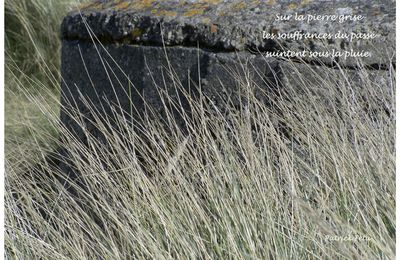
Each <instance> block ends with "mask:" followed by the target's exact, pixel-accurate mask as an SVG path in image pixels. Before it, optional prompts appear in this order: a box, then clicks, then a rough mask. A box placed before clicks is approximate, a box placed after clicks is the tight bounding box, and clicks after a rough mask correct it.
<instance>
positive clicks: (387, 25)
mask: <svg viewBox="0 0 400 260" xmlns="http://www.w3.org/2000/svg"><path fill="white" fill-rule="evenodd" d="M295 13H298V14H317V15H332V14H338V15H363V16H365V19H364V20H362V21H347V22H343V23H338V22H326V21H312V22H310V23H307V22H300V21H294V20H293V19H291V20H290V21H285V22H282V21H275V18H276V15H277V14H281V15H294V14H295ZM87 27H90V30H91V32H92V33H93V34H94V35H95V36H96V37H97V38H98V39H99V40H100V41H102V42H103V43H115V42H119V43H129V44H140V45H151V46H162V45H164V44H165V45H166V46H192V47H193V46H200V47H202V48H208V49H211V50H214V51H244V50H251V51H274V50H284V49H289V50H292V51H302V50H304V48H307V49H309V50H313V51H323V50H326V49H329V50H331V49H334V50H338V51H343V50H349V51H350V50H354V51H362V50H368V51H370V52H371V58H363V62H364V63H365V64H366V65H377V64H378V65H379V64H387V63H388V62H391V61H392V60H393V59H392V58H393V57H392V56H393V53H394V52H393V50H394V48H395V1H392V0H379V1H378V0H364V1H358V0H334V1H326V0H297V1H287V0H266V1H259V0H252V1H242V0H199V1H181V0H165V1H153V0H140V1H128V0H122V1H121V0H110V1H94V2H92V3H89V4H86V5H84V6H81V9H77V10H74V11H72V12H71V13H69V14H68V15H67V16H66V17H65V19H64V21H63V24H62V27H61V32H62V37H63V39H66V40H80V41H91V40H92V38H91V36H90V34H89V33H88V29H87ZM263 31H266V32H275V33H276V32H280V33H291V32H295V31H303V32H310V33H313V32H318V33H333V32H337V31H342V32H344V31H345V32H348V33H351V32H355V33H360V32H361V33H376V34H379V35H380V37H378V38H375V39H372V40H359V41H352V42H349V41H348V40H346V39H333V40H329V41H328V40H310V39H307V40H296V41H295V40H271V39H263V37H262V34H263ZM336 61H337V62H339V63H340V64H342V65H348V66H354V65H355V64H356V61H354V60H353V59H343V58H339V59H337V60H336ZM325 62H329V60H326V61H325Z"/></svg>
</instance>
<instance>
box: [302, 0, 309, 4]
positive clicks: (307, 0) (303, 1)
mask: <svg viewBox="0 0 400 260" xmlns="http://www.w3.org/2000/svg"><path fill="white" fill-rule="evenodd" d="M310 2H311V0H302V1H301V3H300V4H301V5H308V4H309V3H310Z"/></svg>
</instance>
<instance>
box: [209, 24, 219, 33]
mask: <svg viewBox="0 0 400 260" xmlns="http://www.w3.org/2000/svg"><path fill="white" fill-rule="evenodd" d="M210 31H211V33H216V32H217V31H218V26H217V25H215V24H212V25H211V26H210Z"/></svg>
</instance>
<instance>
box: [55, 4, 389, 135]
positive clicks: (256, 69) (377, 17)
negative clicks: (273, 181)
mask: <svg viewBox="0 0 400 260" xmlns="http://www.w3.org/2000/svg"><path fill="white" fill-rule="evenodd" d="M295 12H297V13H303V14H307V13H309V14H333V13H339V14H362V15H365V16H366V19H365V20H363V21H361V22H344V23H342V24H340V23H336V22H331V23H326V22H314V23H310V24H307V23H301V22H298V21H290V22H275V21H274V19H275V15H276V14H278V13H279V14H294V13H295ZM394 21H395V4H394V2H393V1H389V0H382V1H375V0H365V1H362V2H361V1H352V0H347V1H323V0H314V1H312V0H302V1H275V0H269V1H235V0H234V1H219V0H208V1H207V0H204V1H172V0H166V1H151V0H142V1H95V2H93V3H91V4H88V5H86V6H84V7H82V9H81V10H80V11H78V10H75V11H72V12H71V13H70V14H68V16H67V17H66V18H65V19H64V21H63V24H62V28H61V29H62V38H63V47H62V76H63V82H62V103H63V105H64V107H65V108H64V110H63V111H62V112H61V121H62V122H63V123H64V124H65V125H67V126H68V127H69V128H70V129H71V130H74V131H75V132H76V134H77V135H78V137H79V138H81V139H82V138H83V136H84V134H83V131H82V129H80V128H79V127H78V126H77V125H76V123H75V122H74V119H73V118H71V117H70V116H68V115H67V114H68V113H66V112H67V110H68V109H69V108H71V109H72V106H77V108H78V109H79V111H80V112H81V113H84V114H86V115H88V118H90V116H91V115H90V114H91V112H90V111H88V109H87V108H86V105H85V104H84V102H83V101H82V99H81V97H80V94H82V95H83V96H84V97H87V98H88V99H90V100H91V102H92V103H93V104H94V105H95V106H97V107H99V108H100V107H101V109H102V110H104V111H102V113H103V116H104V115H111V114H112V109H113V106H112V105H110V104H115V105H117V106H119V107H121V108H122V109H123V110H124V111H130V110H131V109H132V104H133V105H134V107H136V109H137V111H133V112H134V116H136V117H139V116H141V115H142V113H143V111H144V110H145V105H144V104H145V102H146V103H148V104H149V105H150V106H151V107H152V109H154V111H155V114H157V115H160V116H161V117H163V114H164V113H165V111H164V109H163V106H164V104H163V103H162V102H161V100H160V96H159V94H158V91H160V90H166V91H167V92H168V93H169V94H170V96H171V97H172V98H173V99H174V100H175V101H177V100H179V99H181V101H182V105H183V107H184V108H188V105H187V104H186V102H185V100H184V99H182V95H181V92H180V91H176V89H175V87H174V82H173V81H172V80H171V78H170V77H169V76H168V69H167V68H168V67H169V66H171V67H172V68H173V71H174V73H175V75H176V79H177V82H178V84H180V85H182V86H183V88H184V89H185V90H186V91H189V89H190V92H191V93H192V95H194V96H195V95H196V94H197V93H198V92H197V91H199V89H198V87H197V85H198V84H200V85H201V91H202V93H203V94H204V95H205V96H207V97H208V98H210V99H211V100H212V101H213V102H214V103H215V104H216V106H217V107H219V108H220V109H221V110H223V109H224V107H223V105H222V104H223V103H224V100H227V99H228V98H230V99H232V100H233V102H234V103H235V102H237V99H238V97H239V95H240V93H241V92H242V89H241V86H240V84H239V83H238V81H237V80H235V77H234V76H233V75H231V74H230V73H228V71H229V70H231V71H233V74H236V75H238V76H239V77H242V78H243V77H244V76H243V73H244V72H243V70H242V66H241V63H245V64H247V65H248V66H247V67H248V68H250V70H249V75H250V76H249V78H250V80H251V81H253V82H254V83H256V84H257V85H259V86H260V87H261V90H260V93H259V97H260V98H265V100H266V102H268V97H267V96H266V95H268V93H271V94H272V92H274V91H277V90H278V88H284V87H285V86H287V85H296V84H297V85H299V82H298V80H297V78H296V74H293V73H292V71H293V66H295V67H296V68H297V69H298V70H299V71H301V72H302V73H304V74H306V75H309V76H308V77H309V79H310V81H313V77H315V76H316V75H324V76H326V77H335V76H337V75H340V73H341V72H340V71H338V70H336V69H334V68H327V67H319V66H314V65H313V66H306V65H302V64H300V63H299V64H295V65H293V64H288V63H287V62H286V61H283V60H280V59H275V58H264V57H263V56H262V55H261V54H260V53H259V52H257V51H273V50H279V49H280V48H281V47H278V46H280V45H281V46H283V47H284V48H288V49H290V50H293V51H296V50H302V49H303V48H310V49H312V50H315V51H318V50H322V49H324V48H327V47H326V44H328V48H330V49H332V48H333V49H338V50H349V49H354V50H368V51H371V52H372V58H371V59H363V62H364V64H367V65H377V66H376V67H380V66H382V65H385V64H388V63H390V62H392V60H391V59H390V58H389V57H392V56H393V55H394V53H393V50H394V45H395V44H394V41H395V37H394V33H395V30H394ZM86 26H88V27H89V28H90V29H89V31H91V32H92V33H93V35H91V34H89V33H88V29H87V27H86ZM264 30H267V31H270V32H274V31H279V32H293V31H297V30H303V31H306V32H336V31H338V30H342V31H346V32H353V31H354V32H375V33H379V34H380V35H381V37H379V38H377V39H375V40H372V41H367V40H362V41H357V42H351V43H350V42H346V41H345V40H341V41H332V42H329V43H326V42H325V43H324V42H322V41H317V40H314V41H282V42H279V43H278V42H274V41H272V40H263V39H262V31H264ZM164 44H165V48H164V47H163V45H164ZM197 47H200V48H197ZM166 54H167V57H168V61H167V59H166ZM111 57H112V58H111ZM312 61H313V60H308V62H312ZM337 61H338V62H339V63H340V64H342V65H345V66H346V67H347V68H352V69H354V65H355V60H351V59H347V60H337ZM324 62H325V63H327V64H330V61H329V60H325V61H324ZM310 67H313V69H314V70H317V71H318V70H319V71H320V72H319V73H312V72H310V71H309V70H308V69H307V68H310ZM354 74H355V75H356V74H357V73H356V72H354ZM370 76H371V77H373V80H374V81H375V82H377V84H380V83H382V82H385V80H386V79H387V71H385V70H375V71H371V73H370ZM128 79H129V80H128ZM354 82H355V88H357V86H359V87H358V88H360V86H362V84H363V83H362V80H354ZM357 82H358V83H357ZM300 88H301V86H300V85H299V89H300ZM105 100H107V101H105ZM175 112H176V114H179V111H175ZM86 128H87V130H88V131H89V132H91V133H93V134H94V135H97V134H96V133H95V132H96V131H97V130H96V129H95V128H94V127H93V126H92V125H91V124H90V123H89V122H88V123H87V127H86Z"/></svg>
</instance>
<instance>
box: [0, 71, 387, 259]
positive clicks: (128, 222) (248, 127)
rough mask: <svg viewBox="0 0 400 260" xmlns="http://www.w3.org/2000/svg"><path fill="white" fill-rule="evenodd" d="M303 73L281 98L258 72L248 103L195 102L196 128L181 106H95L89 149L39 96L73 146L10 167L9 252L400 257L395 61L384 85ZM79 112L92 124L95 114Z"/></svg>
mask: <svg viewBox="0 0 400 260" xmlns="http://www.w3.org/2000/svg"><path fill="white" fill-rule="evenodd" d="M297 68H298V67H297V66H295V65H294V64H292V66H291V67H289V69H290V71H287V73H289V72H290V73H291V75H292V76H293V77H294V78H295V79H296V81H295V84H294V83H293V84H289V85H287V86H286V87H285V88H284V89H282V90H281V91H279V92H276V93H275V94H273V93H267V94H268V95H269V96H268V98H269V99H270V102H268V104H266V103H264V102H261V101H260V100H259V99H258V98H256V97H255V96H254V90H255V89H258V88H259V86H255V85H254V84H253V83H252V82H251V81H250V80H249V79H247V78H246V77H244V78H241V79H237V80H238V81H239V82H240V85H241V88H242V93H244V97H245V98H244V99H243V102H241V104H240V106H234V105H233V104H231V103H230V102H228V101H227V102H226V104H224V105H223V106H222V107H225V108H227V110H226V111H224V114H222V112H221V110H220V107H217V106H214V105H213V103H212V101H211V100H208V99H207V97H204V96H200V97H199V99H193V98H188V100H189V110H187V111H182V114H181V117H182V119H183V120H184V121H185V123H186V125H187V129H186V130H185V131H182V130H181V128H180V127H178V122H176V121H175V119H174V114H173V113H172V112H171V111H170V110H168V109H167V111H169V112H168V113H167V116H166V117H165V118H164V120H161V119H159V120H158V119H156V118H152V120H146V117H145V120H142V121H140V122H134V125H136V126H137V125H138V124H140V127H132V120H133V119H132V118H129V117H128V116H126V115H121V114H119V113H116V114H115V117H116V118H117V122H107V120H105V118H104V115H102V114H101V113H95V112H96V111H95V109H97V108H95V107H92V106H91V105H90V102H89V101H88V102H87V104H88V109H92V112H93V114H95V115H96V116H93V117H91V118H90V120H91V124H92V125H93V126H94V127H95V129H97V132H98V133H101V134H102V138H98V136H94V135H92V134H91V132H89V131H84V137H85V139H86V144H83V143H82V142H81V140H78V139H76V138H75V135H73V134H71V132H70V131H69V129H68V128H66V127H65V126H63V125H60V124H59V121H58V114H57V113H54V112H53V111H48V109H46V100H36V98H35V96H32V98H31V100H32V102H33V103H35V104H36V105H37V106H38V107H40V108H41V109H42V111H43V112H44V113H45V114H46V117H47V118H48V120H49V122H50V124H51V125H53V126H54V127H55V128H57V129H58V131H59V132H60V135H61V136H62V138H60V139H54V138H53V140H52V141H53V142H55V143H57V144H58V146H59V147H61V149H59V150H58V152H55V151H54V150H53V149H52V148H51V147H49V148H47V147H44V146H42V145H34V146H32V147H31V149H32V150H34V155H35V158H34V159H33V160H32V159H30V161H27V162H25V157H24V154H23V152H22V153H21V154H20V155H19V156H17V158H19V160H20V161H19V163H7V170H6V191H7V193H6V249H7V256H9V257H10V258H11V257H16V258H44V259H93V258H100V259H130V258H207V259H212V258H222V259H225V258H234V259H250V258H251V259H253V258H254V259H268V258H273V259H308V258H333V259H335V258H357V259H375V258H378V259H391V258H393V257H394V253H395V198H394V194H395V153H394V130H395V128H394V127H395V126H394V85H395V84H394V82H395V78H394V75H393V74H394V73H393V71H394V69H393V68H390V70H389V71H388V72H387V77H388V80H387V81H382V82H376V81H375V80H374V78H371V77H369V76H368V73H367V71H365V70H364V69H361V70H360V71H358V72H356V73H358V76H359V78H360V81H358V82H357V84H356V82H355V81H354V80H353V79H354V77H353V76H351V75H350V74H349V73H348V71H346V70H338V72H339V73H336V74H335V75H327V74H326V73H321V70H315V67H313V66H308V67H307V74H308V76H307V78H306V77H305V71H304V70H302V71H299V70H298V69H297ZM322 71H325V72H328V71H330V69H328V68H326V69H325V70H324V69H323V70H322ZM352 73H354V72H352ZM172 74H173V73H171V75H172ZM245 75H246V74H245ZM310 75H313V78H314V80H313V81H312V82H311V81H309V78H308V77H309V76H310ZM356 86H361V87H356ZM178 87H182V88H183V86H178ZM28 92H29V91H28ZM162 96H163V98H164V100H166V101H171V102H173V101H172V100H171V98H170V96H168V95H166V94H162ZM81 98H84V97H81ZM55 99H57V98H55ZM175 105H177V106H178V108H179V103H175ZM272 107H273V108H274V109H272ZM117 110H118V108H116V110H115V111H117ZM71 116H74V118H76V119H77V123H78V124H81V126H82V127H83V128H84V127H85V125H84V124H85V122H87V120H88V118H85V116H84V115H82V114H80V113H79V111H77V112H71ZM149 118H151V117H149ZM166 122H167V123H166ZM138 129H140V130H141V131H139V130H138ZM32 131H35V129H32ZM42 138H43V139H44V140H49V139H51V136H47V135H46V133H45V132H41V135H37V136H36V139H35V141H37V143H38V144H39V143H41V139H42ZM60 165H61V167H60ZM66 170H68V171H67V172H66ZM349 238H350V239H353V240H350V241H349V240H346V239H349ZM340 239H342V240H343V239H344V240H345V241H338V240H340Z"/></svg>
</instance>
